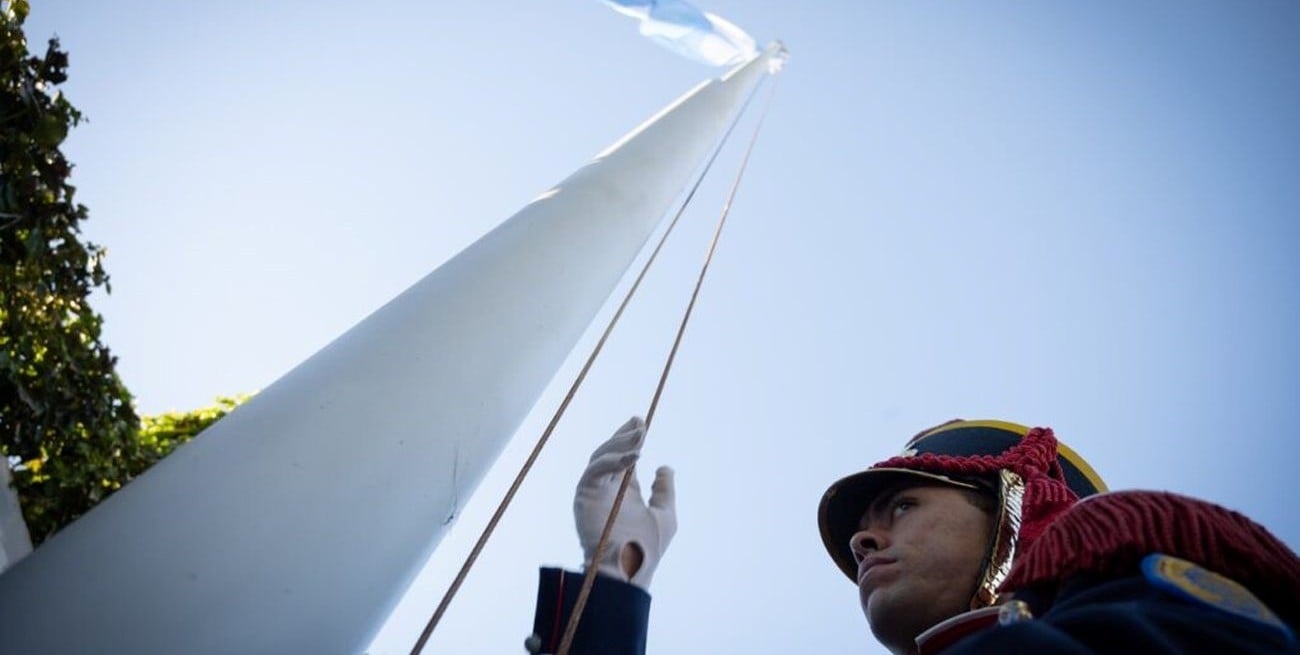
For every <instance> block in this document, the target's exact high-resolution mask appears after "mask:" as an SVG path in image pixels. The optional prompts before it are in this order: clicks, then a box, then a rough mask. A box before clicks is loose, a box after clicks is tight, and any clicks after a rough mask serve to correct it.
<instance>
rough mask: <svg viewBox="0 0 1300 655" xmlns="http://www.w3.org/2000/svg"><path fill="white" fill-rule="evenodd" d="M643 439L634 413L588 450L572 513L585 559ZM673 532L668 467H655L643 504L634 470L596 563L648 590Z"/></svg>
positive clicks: (642, 427)
mask: <svg viewBox="0 0 1300 655" xmlns="http://www.w3.org/2000/svg"><path fill="white" fill-rule="evenodd" d="M644 442H645V422H644V421H642V420H641V419H640V418H639V417H635V416H634V417H632V419H631V420H629V421H628V422H627V423H624V424H623V427H621V428H619V429H618V431H617V432H615V433H614V436H612V437H610V438H609V441H606V442H605V443H603V444H601V445H600V447H599V448H597V449H596V452H594V453H592V454H591V462H590V463H589V464H587V470H586V471H583V473H582V479H580V480H579V481H578V491H577V494H576V495H575V496H574V499H573V516H574V519H575V521H576V522H577V524H578V541H579V542H581V543H582V551H583V555H584V558H585V561H587V562H590V561H591V557H592V555H594V554H595V552H596V544H597V543H599V541H600V533H601V531H602V530H604V529H605V521H606V520H607V519H608V518H609V509H610V507H612V506H613V504H614V498H615V497H616V496H617V495H618V487H619V484H621V483H622V481H623V471H625V470H627V468H628V467H630V466H633V465H635V464H636V461H637V459H638V458H639V457H640V456H641V444H642V443H644ZM676 532H677V510H676V508H675V499H674V492H673V470H672V469H670V468H668V467H667V466H661V467H659V470H658V471H656V472H655V481H654V485H653V486H652V487H651V489H650V503H649V505H647V504H646V502H645V501H644V500H642V499H641V486H640V485H639V484H638V483H637V480H636V477H635V475H634V476H633V477H632V482H631V484H630V485H629V486H628V489H627V494H626V495H625V496H624V497H623V505H622V507H621V508H620V509H619V512H618V518H617V519H615V520H614V527H613V528H612V529H611V530H610V533H609V541H608V543H606V544H605V552H604V553H603V554H602V556H601V559H600V561H599V562H596V568H597V570H599V571H600V572H601V573H603V574H605V575H608V576H611V577H613V578H616V579H618V580H624V581H627V582H631V583H632V584H634V585H637V586H638V587H641V588H642V589H649V587H650V578H651V577H653V576H654V571H655V567H656V566H658V565H659V559H660V558H662V557H663V554H664V551H665V550H667V548H668V542H670V541H672V539H673V534H675V533H676Z"/></svg>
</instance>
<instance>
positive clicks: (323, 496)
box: [0, 52, 772, 655]
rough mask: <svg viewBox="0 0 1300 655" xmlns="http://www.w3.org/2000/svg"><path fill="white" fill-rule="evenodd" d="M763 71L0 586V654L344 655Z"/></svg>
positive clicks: (593, 178)
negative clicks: (323, 654)
mask: <svg viewBox="0 0 1300 655" xmlns="http://www.w3.org/2000/svg"><path fill="white" fill-rule="evenodd" d="M771 55H772V53H771V52H768V53H763V54H762V55H760V56H759V57H757V58H755V59H753V60H751V61H750V62H749V63H747V64H744V65H742V66H739V67H737V68H736V69H734V70H732V71H731V72H729V73H728V74H727V75H725V76H723V77H722V78H719V79H716V80H711V81H708V82H705V83H703V84H701V85H699V86H698V87H696V88H695V89H693V90H691V91H690V92H688V93H687V94H686V95H684V96H683V97H682V98H680V99H678V100H677V101H676V102H674V103H672V104H671V105H669V106H668V107H667V108H666V109H664V110H663V111H661V112H659V113H658V114H656V115H655V116H654V117H652V118H651V119H650V120H648V121H646V122H645V123H643V124H642V125H640V126H639V127H637V128H636V129H634V130H632V132H630V133H629V134H628V135H626V136H624V137H623V138H622V139H620V140H619V141H618V142H617V143H615V144H614V145H613V146H611V147H610V148H609V149H607V150H605V151H604V152H602V153H600V154H599V155H598V156H597V157H596V159H595V160H594V161H593V162H591V163H590V164H588V165H587V166H584V167H583V168H581V169H579V170H578V171H577V172H575V173H574V174H572V175H570V176H569V177H568V178H567V179H565V180H564V181H563V182H561V183H560V184H558V185H556V186H555V187H553V188H552V189H550V190H549V191H547V192H545V193H543V194H542V195H541V196H540V197H539V198H537V199H536V200H534V201H533V202H531V203H530V204H528V205H527V206H526V207H524V208H523V209H522V210H520V211H519V212H518V213H516V214H515V215H514V216H512V217H511V218H509V219H508V220H506V221H505V222H504V223H502V224H501V225H499V226H498V227H497V228H495V229H494V230H492V231H491V232H489V233H488V234H487V235H485V236H484V237H482V238H481V239H479V240H478V241H477V242H475V243H474V244H472V245H471V246H469V247H468V248H466V249H465V250H464V251H462V252H461V253H459V254H458V255H456V256H455V257H453V258H452V259H451V260H449V261H447V262H446V263H445V264H443V265H442V266H441V267H439V268H438V269H437V270H435V271H433V272H432V273H430V274H429V275H428V276H426V277H425V278H423V279H422V280H420V281H418V282H417V283H416V284H414V285H413V286H412V287H410V288H409V289H407V290H406V291H405V292H403V293H402V294H400V295H399V296H397V297H396V298H394V299H393V300H392V301H390V302H389V303H387V304H386V305H384V306H383V307H381V308H380V309H378V310H377V311H376V312H374V313H373V314H372V315H370V316H369V317H367V318H366V319H364V320H363V321H361V322H360V323H358V324H357V325H356V326H354V327H353V328H352V329H350V330H348V331H347V332H346V333H344V334H343V335H341V336H340V337H338V338H337V339H336V340H335V341H333V342H332V343H330V344H329V345H327V346H326V347H325V348H323V349H321V350H320V351H319V352H317V353H316V354H314V355H313V356H311V357H310V358H309V359H307V360H306V361H304V362H303V363H302V364H300V365H298V366H297V367H296V368H294V369H293V370H291V371H289V372H288V373H287V374H286V375H284V377H282V378H280V379H279V380H278V381H276V382H275V383H274V384H272V385H271V386H270V387H268V388H267V389H266V390H264V391H263V392H261V393H260V394H258V395H257V396H255V397H254V398H253V399H252V400H250V401H249V402H248V403H246V404H245V405H243V406H241V407H240V408H238V409H236V410H235V411H234V412H232V413H231V414H230V415H229V416H227V417H226V418H224V419H222V420H221V421H219V422H218V423H216V424H215V425H213V426H212V427H211V428H210V429H208V430H207V431H206V432H204V433H203V434H202V435H200V436H199V437H198V438H197V439H196V440H194V441H193V442H191V443H190V444H187V445H185V446H183V447H181V448H179V449H178V450H177V451H176V452H175V453H173V454H172V455H171V456H170V457H168V458H167V459H166V460H164V461H162V462H160V463H159V464H158V465H157V466H155V467H154V468H153V469H152V470H150V471H148V472H147V473H146V474H145V475H143V476H141V477H140V478H138V479H137V480H135V481H133V482H132V483H131V484H129V485H127V486H126V487H125V488H123V489H122V490H121V491H119V492H118V493H117V494H115V495H114V496H113V497H111V498H109V499H108V500H107V501H105V502H104V503H102V504H101V505H100V506H99V507H97V508H95V509H94V510H92V511H91V512H90V513H88V514H87V515H86V516H84V517H82V518H81V519H80V520H78V521H76V522H75V523H73V524H72V525H70V526H68V527H67V528H66V529H64V531H63V532H61V533H59V534H58V535H56V536H55V537H53V538H52V539H50V540H49V541H47V542H46V543H45V544H44V545H42V546H41V547H40V548H39V549H37V550H36V551H35V552H33V553H32V554H31V555H29V556H28V557H26V558H25V559H23V560H22V561H20V562H19V563H18V564H17V565H15V566H14V567H13V568H12V569H10V570H8V571H6V572H5V573H4V574H3V575H0V651H3V652H14V653H80V652H104V653H162V652H175V653H180V652H184V653H190V654H196V655H204V654H214V655H215V654H217V653H232V652H239V653H289V652H303V653H305V652H311V653H355V652H360V651H361V650H362V649H363V648H364V647H365V646H366V645H367V644H368V643H369V642H370V640H371V639H372V638H373V636H374V634H375V632H376V631H377V630H378V629H379V627H380V625H381V624H382V623H383V621H384V619H385V618H386V617H387V615H388V613H389V611H390V610H391V608H392V607H393V606H394V605H395V604H396V602H397V601H398V599H399V598H400V596H401V594H402V593H403V592H404V591H405V589H406V587H407V585H408V584H409V583H410V581H411V579H412V578H413V576H414V575H415V573H416V572H417V571H418V570H419V569H420V567H421V566H422V564H423V563H424V561H425V560H426V559H427V557H428V556H429V554H430V553H431V552H432V550H433V548H434V547H435V546H436V545H437V543H438V541H439V540H440V539H441V538H442V536H443V533H444V532H445V530H446V528H447V526H448V525H449V524H450V522H451V518H452V517H453V516H454V515H455V514H456V513H457V512H458V510H459V507H460V506H461V504H462V503H463V502H464V499H466V498H468V497H469V495H470V494H471V493H472V492H473V490H474V488H475V487H476V486H477V485H478V483H479V481H480V480H481V478H482V477H483V475H484V474H485V473H486V471H487V469H488V468H489V466H490V465H491V464H492V462H493V461H494V460H495V459H496V457H497V455H498V454H499V453H500V451H501V449H502V448H503V447H504V446H505V444H506V442H507V441H508V439H509V437H510V436H511V435H512V434H513V433H514V431H515V430H516V428H517V427H518V426H519V424H520V423H521V422H522V420H523V418H524V416H525V415H526V414H527V412H528V411H529V409H530V408H531V407H532V405H533V403H534V402H535V401H536V399H537V398H538V396H539V395H540V394H541V393H542V391H543V389H544V388H545V387H546V385H547V383H548V382H549V381H550V379H551V377H552V376H553V375H554V373H555V371H556V370H557V369H558V368H559V366H560V365H561V364H562V363H563V361H564V359H565V357H566V356H567V355H568V353H569V351H570V350H571V349H572V347H573V346H574V344H575V343H576V342H577V340H578V339H579V338H580V337H581V335H582V333H583V331H584V330H585V329H586V327H587V325H588V324H589V323H590V321H591V320H592V318H593V317H594V316H595V314H596V313H597V311H598V310H599V309H600V307H601V306H602V305H603V304H604V302H605V299H606V297H607V296H608V295H609V293H610V292H611V291H612V290H613V288H614V287H615V285H616V284H617V282H618V280H619V279H620V277H621V276H622V275H623V273H624V271H625V270H626V269H627V267H628V266H629V265H630V264H631V262H632V261H633V260H634V259H635V257H636V254H637V252H638V251H639V249H640V248H641V247H642V245H643V244H644V243H645V241H646V239H647V238H648V237H649V235H650V234H651V233H652V231H653V230H654V228H655V226H656V225H658V223H659V222H660V220H661V218H662V217H663V216H664V215H665V213H666V212H667V211H668V210H669V209H670V207H671V205H672V202H673V200H674V199H676V197H677V196H678V194H679V193H680V192H681V190H682V189H683V188H684V187H685V186H686V185H687V184H688V183H689V181H690V178H691V174H692V172H693V171H694V169H695V167H696V165H697V164H698V163H699V162H700V161H701V160H702V159H703V158H704V156H705V155H706V154H707V153H708V151H709V149H710V147H711V146H712V145H713V144H714V143H716V141H717V139H718V138H719V136H720V135H721V134H722V132H723V130H725V128H726V126H727V125H728V123H729V121H730V119H731V117H732V115H733V113H734V112H735V110H736V108H737V107H738V106H740V103H741V102H743V100H744V98H745V97H746V96H747V95H748V92H749V90H750V89H751V88H752V87H753V86H754V85H755V84H756V83H757V82H758V81H759V80H760V78H761V76H762V74H763V73H764V72H765V71H766V68H767V65H768V63H767V61H766V60H768V59H769V58H770V57H771Z"/></svg>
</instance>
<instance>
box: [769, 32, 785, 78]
mask: <svg viewBox="0 0 1300 655" xmlns="http://www.w3.org/2000/svg"><path fill="white" fill-rule="evenodd" d="M764 51H765V52H764V54H766V55H767V72H768V73H770V74H772V75H776V74H777V73H780V72H781V69H782V68H785V62H787V61H789V60H790V50H789V49H788V48H786V47H785V44H784V43H782V42H781V40H780V39H773V40H772V42H771V43H768V44H767V47H766V48H764Z"/></svg>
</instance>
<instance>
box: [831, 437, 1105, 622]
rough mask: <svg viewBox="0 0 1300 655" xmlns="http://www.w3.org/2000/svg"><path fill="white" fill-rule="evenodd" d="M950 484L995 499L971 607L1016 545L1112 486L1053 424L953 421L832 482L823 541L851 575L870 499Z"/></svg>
mask: <svg viewBox="0 0 1300 655" xmlns="http://www.w3.org/2000/svg"><path fill="white" fill-rule="evenodd" d="M913 481H915V482H916V483H919V484H944V485H951V486H955V487H961V488H969V489H976V490H981V491H987V492H989V493H990V494H991V495H993V496H995V497H996V499H997V503H996V508H997V511H996V517H995V518H996V522H995V524H994V526H995V529H994V530H993V537H992V540H991V543H990V544H989V547H988V550H987V553H986V555H985V560H984V566H983V567H982V568H983V572H982V574H981V579H980V584H979V587H978V588H977V589H976V590H975V592H974V595H973V596H972V599H971V607H972V609H974V608H978V607H985V606H988V605H992V604H994V603H995V602H996V601H997V589H998V587H999V586H1000V585H1001V583H1002V582H1003V580H1005V579H1006V576H1007V573H1008V572H1009V571H1010V567H1011V562H1012V560H1013V559H1014V558H1015V554H1016V551H1017V550H1020V549H1023V548H1024V547H1026V546H1027V545H1028V543H1029V542H1030V541H1032V540H1033V539H1034V538H1036V537H1037V536H1038V535H1039V534H1040V533H1041V532H1042V530H1043V529H1044V528H1045V527H1046V526H1047V524H1048V523H1050V522H1051V520H1052V519H1054V518H1055V517H1056V516H1057V515H1059V514H1060V513H1061V512H1063V511H1065V510H1066V509H1068V508H1069V507H1070V506H1071V505H1073V504H1074V503H1076V502H1078V500H1079V499H1080V498H1084V497H1087V496H1091V495H1093V494H1096V493H1100V492H1104V491H1106V485H1105V483H1104V482H1103V481H1102V480H1101V477H1100V476H1098V475H1097V472H1096V471H1094V470H1093V469H1092V467H1091V466H1089V465H1088V463H1087V462H1086V461H1084V459H1083V458H1082V457H1080V456H1079V455H1078V454H1077V453H1075V452H1074V451H1073V450H1071V449H1070V448H1069V447H1067V446H1066V445H1065V444H1063V443H1060V442H1058V441H1057V440H1056V438H1055V436H1054V435H1053V434H1052V431H1051V430H1050V429H1047V428H1033V429H1031V428H1029V427H1026V426H1023V425H1019V424H1016V423H1009V422H1006V421H994V420H983V421H966V420H955V421H950V422H948V423H944V424H942V425H939V426H937V427H934V428H931V429H929V430H925V431H923V432H921V433H920V434H918V435H916V436H915V437H913V438H912V439H911V440H910V441H908V442H907V445H906V446H905V448H904V450H903V453H902V454H900V455H898V456H897V457H892V458H890V459H887V460H885V461H883V462H879V463H877V464H875V465H874V466H872V467H870V468H868V469H867V470H865V471H861V472H859V473H854V474H853V475H850V476H848V477H845V478H843V479H841V480H839V481H837V482H835V483H834V484H832V485H831V486H830V488H829V489H827V490H826V493H825V494H824V495H823V496H822V500H821V506H820V508H819V509H818V512H817V522H818V525H819V527H820V528H821V535H822V543H823V544H825V546H826V550H827V552H829V553H830V556H831V559H832V560H834V561H835V564H836V565H837V566H839V568H840V570H841V571H843V572H844V574H845V575H847V576H848V577H849V579H850V580H853V581H855V582H856V580H857V562H856V560H855V559H854V557H853V552H852V550H851V549H850V546H849V542H850V539H851V538H852V537H853V534H854V533H855V532H857V530H858V525H859V521H860V520H861V518H862V515H863V513H864V512H865V511H866V509H867V508H868V507H869V506H870V505H871V503H872V501H873V500H874V499H875V498H876V497H877V496H878V495H879V494H881V493H882V492H884V491H887V490H889V489H893V488H895V487H897V486H898V485H900V484H907V483H909V482H913Z"/></svg>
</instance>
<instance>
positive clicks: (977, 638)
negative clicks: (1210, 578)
mask: <svg viewBox="0 0 1300 655" xmlns="http://www.w3.org/2000/svg"><path fill="white" fill-rule="evenodd" d="M995 653H996V654H998V655H1004V654H1006V653H1053V654H1059V655H1120V654H1127V653H1143V654H1144V655H1185V654H1187V653H1207V654H1208V653H1214V654H1215V655H1229V654H1232V653H1242V654H1245V653H1251V654H1258V655H1298V654H1300V646H1298V645H1297V643H1296V641H1295V639H1294V637H1293V636H1291V635H1289V634H1288V633H1287V632H1286V631H1285V630H1279V629H1277V628H1276V627H1274V626H1269V625H1266V624H1264V623H1261V622H1259V621H1256V620H1253V619H1250V618H1246V617H1243V616H1240V615H1237V614H1234V613H1232V612H1230V611H1225V610H1223V609H1220V608H1216V607H1213V606H1209V605H1206V604H1198V603H1195V602H1188V601H1186V600H1183V599H1180V598H1176V597H1173V596H1171V595H1169V594H1166V593H1164V592H1161V591H1159V590H1157V589H1153V588H1151V587H1150V586H1148V585H1145V584H1143V583H1142V581H1140V580H1131V579H1130V580H1127V581H1120V582H1114V583H1109V584H1103V585H1086V586H1083V587H1081V588H1079V589H1076V590H1074V593H1071V594H1070V596H1069V597H1068V598H1064V599H1062V600H1061V601H1058V602H1057V603H1056V604H1055V605H1054V606H1053V607H1052V608H1051V610H1049V611H1048V612H1046V613H1045V614H1044V615H1043V616H1042V617H1040V618H1036V619H1031V620H1028V621H1023V622H1020V623H1015V624H1013V625H1007V626H1000V627H995V628H992V629H990V630H987V631H985V632H981V633H978V634H976V635H972V636H971V637H969V638H967V639H963V640H962V641H960V642H958V643H956V644H954V645H953V646H952V647H951V648H949V649H946V650H944V651H943V655H993V654H995Z"/></svg>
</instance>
